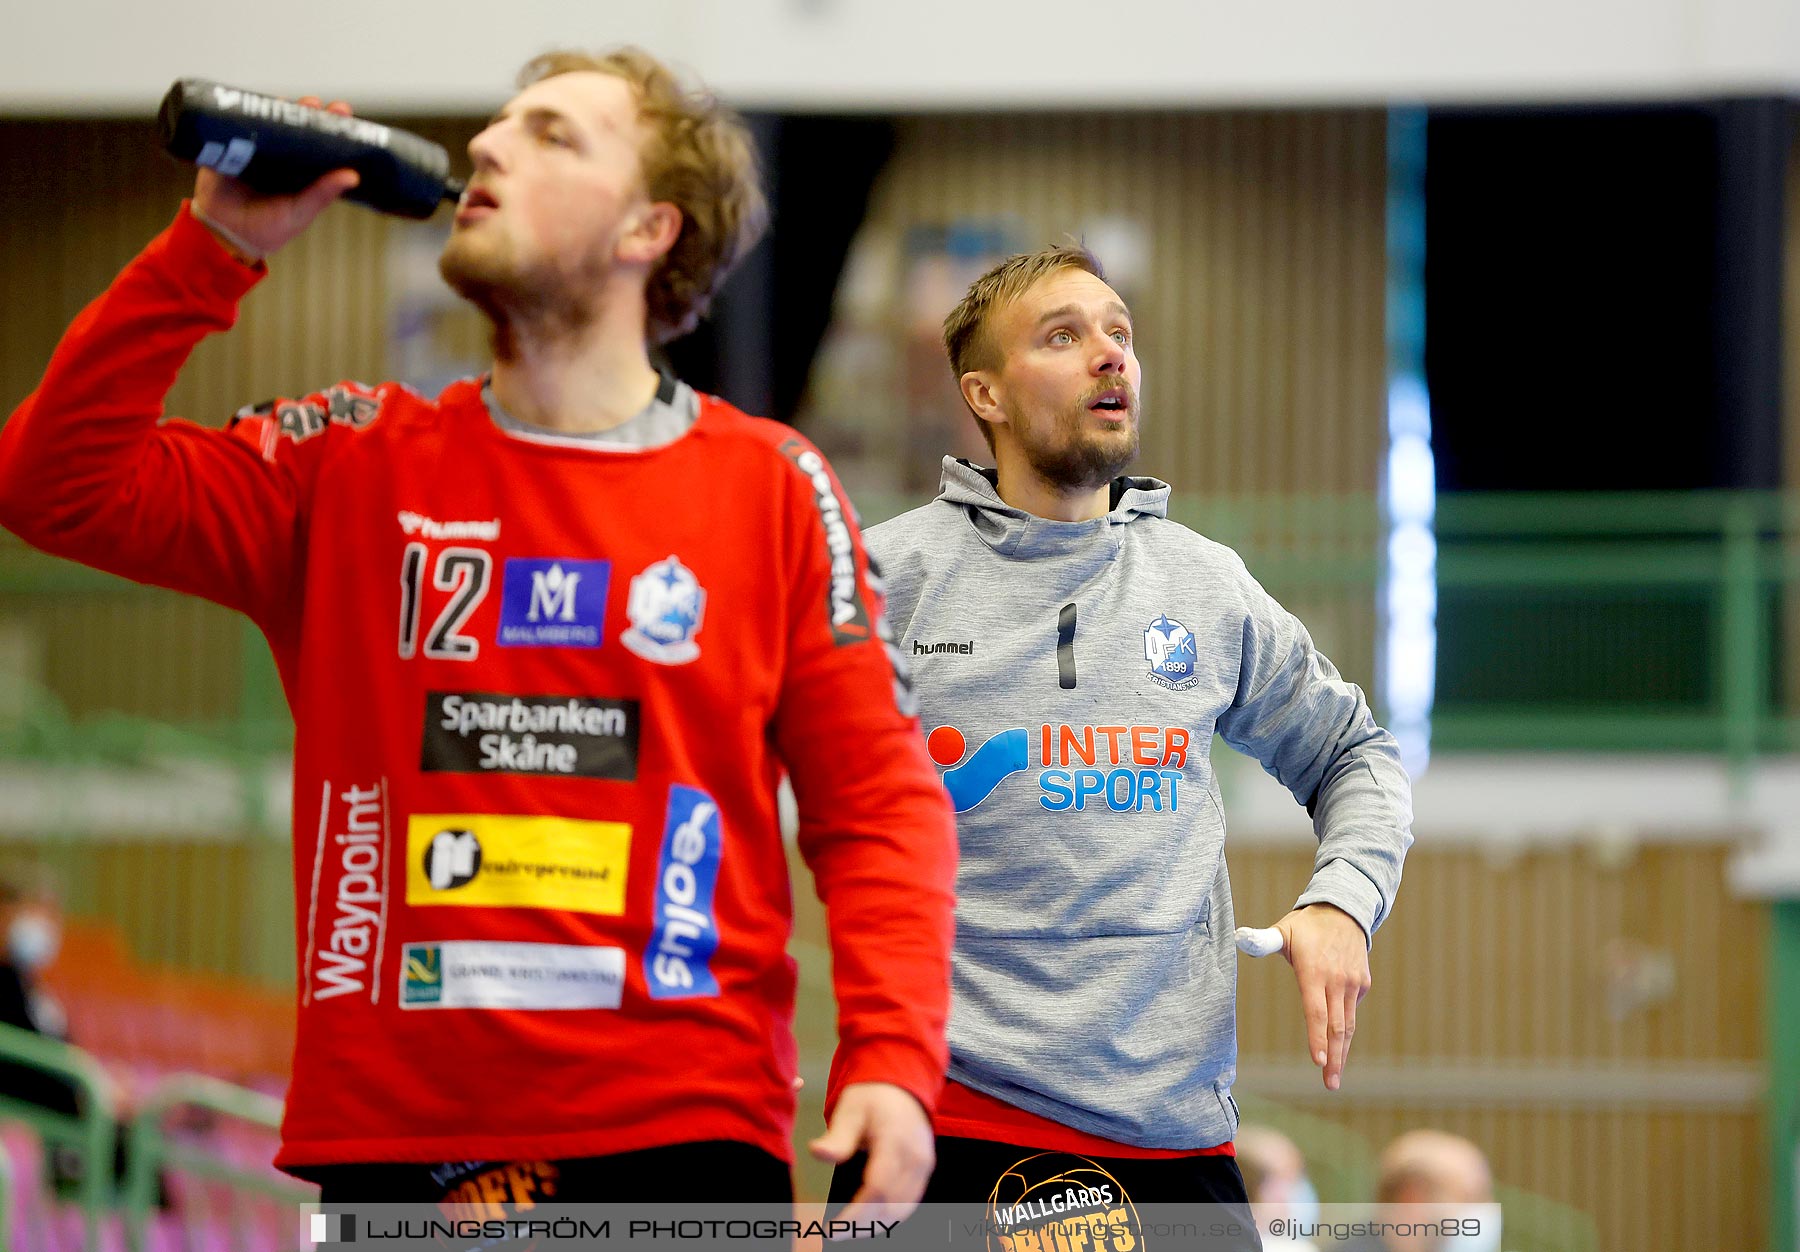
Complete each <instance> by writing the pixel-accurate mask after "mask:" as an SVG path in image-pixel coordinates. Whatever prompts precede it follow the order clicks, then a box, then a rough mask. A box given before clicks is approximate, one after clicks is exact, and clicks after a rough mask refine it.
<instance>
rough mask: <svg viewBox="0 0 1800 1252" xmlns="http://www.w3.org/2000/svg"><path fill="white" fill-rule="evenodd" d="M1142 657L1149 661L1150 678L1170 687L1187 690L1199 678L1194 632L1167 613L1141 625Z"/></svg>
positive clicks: (1197, 652)
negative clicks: (1148, 623)
mask: <svg viewBox="0 0 1800 1252" xmlns="http://www.w3.org/2000/svg"><path fill="white" fill-rule="evenodd" d="M1144 659H1145V660H1146V661H1148V662H1150V678H1151V680H1152V681H1154V682H1157V683H1160V684H1162V685H1163V686H1164V687H1167V688H1169V689H1170V690H1171V691H1186V690H1187V689H1188V688H1189V687H1192V686H1193V685H1194V684H1195V683H1197V682H1199V681H1200V674H1199V668H1200V656H1199V649H1198V648H1197V647H1196V646H1195V644H1194V632H1193V631H1191V630H1189V629H1188V628H1187V627H1186V626H1183V625H1182V624H1181V623H1180V622H1178V621H1176V620H1175V619H1174V618H1172V617H1170V616H1169V615H1168V614H1167V613H1164V614H1162V615H1160V616H1159V617H1158V618H1157V619H1156V620H1155V621H1154V622H1151V623H1150V625H1149V626H1147V627H1145V628H1144Z"/></svg>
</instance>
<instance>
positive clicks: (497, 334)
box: [438, 235, 606, 358]
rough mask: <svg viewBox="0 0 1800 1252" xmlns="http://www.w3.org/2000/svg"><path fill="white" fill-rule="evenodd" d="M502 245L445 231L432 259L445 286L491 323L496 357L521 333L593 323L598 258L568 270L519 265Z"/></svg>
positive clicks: (600, 269) (601, 268) (601, 266)
mask: <svg viewBox="0 0 1800 1252" xmlns="http://www.w3.org/2000/svg"><path fill="white" fill-rule="evenodd" d="M508 245H509V241H505V240H494V239H480V238H476V237H473V236H469V235H451V236H450V242H449V243H447V244H445V245H444V251H443V253H442V254H441V255H440V256H439V257H438V273H439V274H441V275H443V278H444V281H445V282H446V283H448V284H450V288H451V290H452V291H454V292H456V294H457V295H459V296H461V297H462V298H463V299H465V300H467V301H468V302H469V303H470V304H473V305H474V306H475V307H476V308H478V309H480V310H481V311H482V313H484V314H485V315H486V316H487V319H488V321H489V322H491V323H492V324H493V332H494V352H495V354H496V355H498V356H500V357H502V358H505V357H509V356H511V354H512V353H511V349H512V345H513V343H514V341H515V337H516V336H517V335H518V334H519V333H520V332H521V331H524V332H526V333H529V334H533V335H545V334H549V335H557V334H562V333H567V332H568V331H572V330H576V329H579V328H580V327H582V326H585V325H587V324H588V323H589V322H591V321H593V319H594V312H595V306H596V304H597V302H598V299H599V295H600V287H601V283H602V282H603V281H604V278H605V272H606V266H605V263H604V261H603V260H602V258H600V257H598V256H587V257H583V258H582V259H581V260H580V262H579V263H578V264H577V266H576V267H575V269H574V272H572V273H571V272H570V270H569V268H568V267H566V266H558V265H555V264H553V263H550V262H548V261H545V262H540V263H538V264H537V265H535V266H528V265H525V264H522V263H521V262H520V261H519V260H518V259H517V258H516V257H515V256H514V255H513V251H512V249H511V247H510V246H508Z"/></svg>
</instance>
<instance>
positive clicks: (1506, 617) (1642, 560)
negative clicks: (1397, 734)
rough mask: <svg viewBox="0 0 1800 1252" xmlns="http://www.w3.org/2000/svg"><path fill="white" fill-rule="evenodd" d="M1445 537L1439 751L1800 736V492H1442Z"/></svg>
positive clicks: (1757, 742) (1745, 747)
mask: <svg viewBox="0 0 1800 1252" xmlns="http://www.w3.org/2000/svg"><path fill="white" fill-rule="evenodd" d="M1437 540H1438V605H1439V609H1438V655H1439V664H1438V690H1437V707H1436V710H1435V712H1434V714H1433V730H1434V743H1435V746H1436V747H1437V748H1439V749H1443V750H1456V749H1459V748H1470V749H1505V748H1538V749H1584V748H1586V749H1612V750H1647V751H1657V750H1677V751H1699V752H1717V753H1724V754H1726V755H1728V756H1730V757H1731V758H1733V759H1734V760H1737V761H1744V760H1747V759H1748V758H1750V757H1751V756H1753V755H1755V754H1756V753H1759V752H1768V751H1793V750H1795V748H1796V747H1800V718H1796V716H1795V714H1794V710H1793V702H1792V700H1791V699H1790V698H1789V696H1788V694H1787V692H1786V689H1785V677H1784V674H1785V664H1784V662H1785V656H1786V640H1787V634H1788V630H1789V627H1790V622H1789V619H1788V616H1787V614H1788V602H1787V597H1786V590H1787V588H1788V586H1789V585H1790V584H1792V583H1793V582H1795V581H1796V579H1800V496H1795V495H1790V494H1783V493H1774V492H1769V493H1756V492H1684V493H1672V494H1664V495H1603V494H1596V495H1591V496H1570V495H1541V496H1535V495H1506V496H1465V497H1445V498H1443V499H1442V500H1440V502H1439V507H1438V518H1437ZM1794 624H1800V619H1796V622H1795V623H1794Z"/></svg>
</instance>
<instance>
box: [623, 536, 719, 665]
mask: <svg viewBox="0 0 1800 1252" xmlns="http://www.w3.org/2000/svg"><path fill="white" fill-rule="evenodd" d="M625 615H626V616H627V617H629V618H630V619H631V625H630V627H629V628H628V629H626V631H625V632H624V633H623V634H622V635H620V636H619V641H620V642H621V643H623V644H624V645H625V646H626V647H627V648H630V649H631V650H632V651H633V652H635V653H637V654H638V655H639V656H641V657H643V658H644V659H645V660H646V661H655V662H657V663H658V664H660V665H686V664H687V663H688V662H689V661H691V660H693V659H694V658H695V657H697V656H699V655H700V645H699V644H698V643H695V642H694V636H695V635H697V634H699V633H700V626H701V624H702V622H703V621H704V620H705V617H706V589H705V588H704V587H702V586H701V585H700V580H699V579H697V578H695V577H694V571H693V570H691V569H689V568H688V567H687V566H685V565H683V564H682V563H681V561H680V559H679V558H677V557H676V556H674V555H673V554H671V555H670V556H669V558H668V559H667V560H664V561H658V562H656V564H654V565H652V566H650V567H649V568H647V569H646V570H645V571H644V572H643V573H641V574H639V575H638V576H637V577H635V578H633V579H632V580H631V594H630V597H629V598H628V599H627V600H626V602H625Z"/></svg>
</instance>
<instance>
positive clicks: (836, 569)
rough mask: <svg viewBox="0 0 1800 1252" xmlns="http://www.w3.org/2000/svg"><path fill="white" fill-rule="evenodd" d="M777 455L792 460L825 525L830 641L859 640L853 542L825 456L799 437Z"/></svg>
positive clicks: (866, 631) (863, 615)
mask: <svg viewBox="0 0 1800 1252" xmlns="http://www.w3.org/2000/svg"><path fill="white" fill-rule="evenodd" d="M781 454H782V455H783V456H785V457H786V458H787V459H788V460H790V461H792V462H793V463H794V468H795V469H797V470H799V471H800V473H801V474H802V475H804V476H805V478H806V481H807V485H808V486H809V487H811V488H812V498H813V504H814V506H815V507H817V508H818V510H819V520H820V521H821V522H822V523H824V525H825V555H826V557H827V558H828V559H829V560H830V561H831V582H830V584H829V585H828V586H827V589H826V592H825V611H826V613H827V615H828V616H829V618H830V621H831V638H832V642H834V643H837V644H839V645H842V644H846V643H861V642H863V640H865V639H867V638H869V636H870V634H871V631H870V627H869V614H868V611H867V610H866V609H864V608H863V601H862V596H861V595H859V594H858V593H857V586H856V545H855V543H853V542H852V541H851V538H850V521H849V519H848V518H847V517H846V516H845V515H844V511H845V510H844V502H843V500H842V499H841V498H840V497H839V496H838V493H837V488H836V487H834V486H833V485H832V482H831V471H830V470H828V469H827V468H826V467H825V458H824V457H822V456H820V455H819V454H818V453H817V452H815V451H813V450H812V449H811V448H809V447H807V445H806V443H805V442H804V441H802V440H799V439H789V440H786V441H784V442H783V443H782V445H781Z"/></svg>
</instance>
